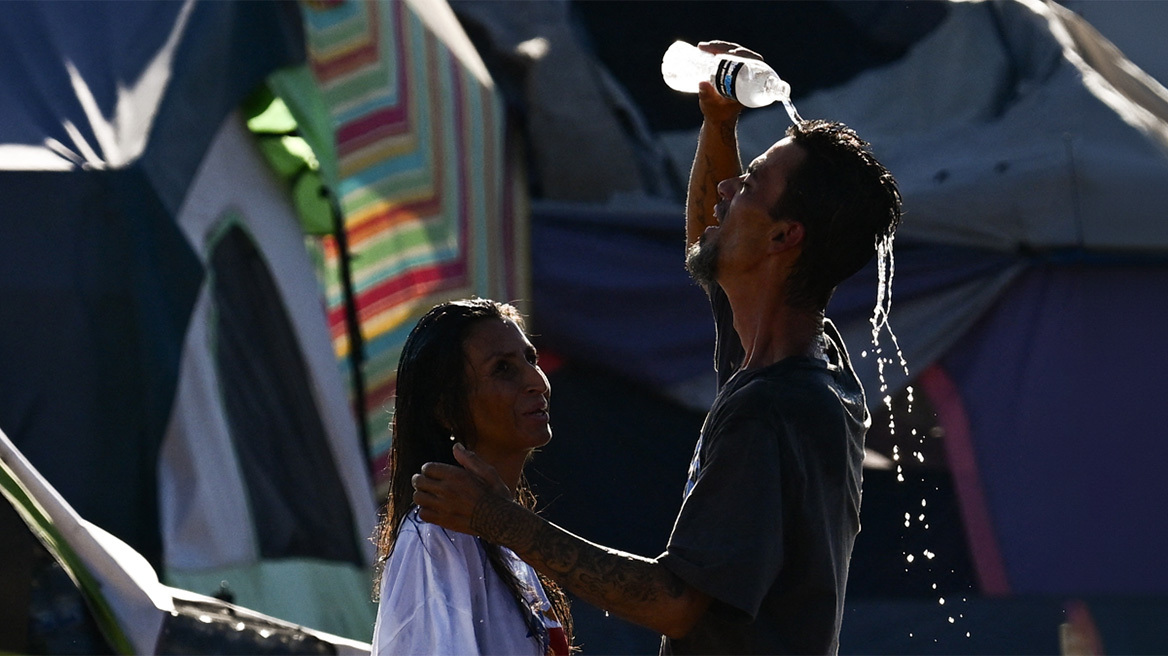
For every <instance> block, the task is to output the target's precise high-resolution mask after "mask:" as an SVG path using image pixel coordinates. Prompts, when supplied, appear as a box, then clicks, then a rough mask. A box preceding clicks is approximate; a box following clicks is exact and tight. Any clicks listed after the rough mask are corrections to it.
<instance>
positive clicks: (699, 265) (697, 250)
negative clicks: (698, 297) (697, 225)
mask: <svg viewBox="0 0 1168 656" xmlns="http://www.w3.org/2000/svg"><path fill="white" fill-rule="evenodd" d="M704 242H705V240H704V239H703V240H699V241H698V242H697V243H694V244H691V245H690V247H689V250H688V251H686V256H685V270H686V271H687V272H689V277H690V278H693V280H694V282H696V283H698V284H699V285H701V286H702V287H709V286H710V285H712V284H714V277H715V274H716V273H717V264H718V249H717V248H716V247H712V246H710V247H705V244H704Z"/></svg>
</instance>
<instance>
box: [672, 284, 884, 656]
mask: <svg viewBox="0 0 1168 656" xmlns="http://www.w3.org/2000/svg"><path fill="white" fill-rule="evenodd" d="M710 297H711V304H712V305H713V309H714V316H715V320H716V322H717V328H718V348H717V353H716V357H717V364H718V369H719V385H720V387H719V391H718V395H717V398H715V400H714V404H713V406H712V407H711V409H710V412H709V414H708V415H707V416H706V422H705V424H704V425H703V427H702V432H701V437H700V438H699V440H698V446H697V449H696V450H695V453H694V462H693V464H692V465H691V467H690V473H689V480H688V481H687V483H686V492H685V500H684V501H683V503H682V507H681V511H680V513H679V514H678V517H677V521H676V523H675V525H674V528H673V534H672V535H671V536H670V538H669V546H668V548H667V550H666V552H665V553H664V554H663V555H662V557H661V562H662V563H664V564H665V566H666V567H668V568H669V569H670V570H671V571H673V572H674V573H675V574H677V575H678V576H679V577H681V578H682V579H683V580H685V581H686V582H687V583H688V584H690V585H691V586H693V587H695V588H697V589H699V590H701V591H703V592H705V593H707V594H709V595H710V596H712V597H713V599H714V600H713V602H712V603H711V606H710V609H709V610H708V611H707V612H706V614H705V615H704V616H703V617H702V618H701V619H700V620H699V621H698V624H697V625H696V626H695V627H694V629H693V631H691V633H690V634H689V635H688V636H686V637H685V638H682V639H679V640H669V639H668V638H666V639H663V641H662V645H661V651H662V653H676V654H690V653H693V654H699V653H701V654H738V653H763V654H784V653H790V654H812V653H835V652H836V651H838V644H839V628H840V620H841V618H842V615H843V599H844V590H845V588H846V586H847V574H848V562H849V559H850V558H851V552H852V544H853V542H854V540H855V537H856V534H857V533H858V532H859V526H860V525H859V510H860V478H861V465H862V462H863V457H864V446H863V439H864V432H865V430H866V427H867V424H868V413H867V409H866V407H865V404H864V394H863V390H862V388H861V387H860V383H859V380H858V379H857V378H856V375H855V373H854V372H853V371H852V367H851V364H850V362H849V361H848V356H847V352H846V350H845V349H844V345H843V340H842V339H840V336H839V333H838V332H837V331H836V329H835V326H833V325H832V324H831V322H829V321H828V322H825V326H824V347H825V348H824V351H825V353H826V355H827V361H824V360H821V359H816V358H809V357H792V358H787V359H785V360H782V361H780V362H777V363H775V364H773V365H770V366H768V367H764V368H761V369H755V370H749V371H738V370H737V367H738V365H739V364H740V363H741V361H742V346H741V343H739V341H738V337H737V334H736V333H735V332H734V330H733V316H732V315H731V313H730V307H729V303H728V302H727V300H726V297H725V294H724V293H723V292H722V291H721V289H720V288H718V287H717V286H716V285H715V286H714V288H713V289H712V290H711V294H710Z"/></svg>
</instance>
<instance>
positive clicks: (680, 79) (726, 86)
mask: <svg viewBox="0 0 1168 656" xmlns="http://www.w3.org/2000/svg"><path fill="white" fill-rule="evenodd" d="M661 77H663V78H665V83H666V84H668V85H669V87H670V88H672V89H675V90H677V91H682V92H684V93H697V92H698V83H699V82H701V81H703V80H705V81H707V82H710V83H712V84H713V85H714V88H715V89H717V90H718V93H720V94H722V95H723V96H725V97H727V98H733V99H734V100H737V101H738V102H740V103H742V104H743V105H744V106H746V107H765V106H766V105H769V104H771V103H773V102H782V103H783V104H787V103H789V102H790V99H791V85H789V84H787V83H786V82H784V81H783V79H782V78H780V77H779V75H778V74H777V73H775V71H774V69H773V68H771V67H770V66H768V65H767V64H766V63H765V62H763V61H760V60H758V59H750V58H747V57H735V56H734V55H725V54H722V55H715V54H714V53H711V52H706V51H704V50H701V49H699V48H697V47H696V46H692V45H690V44H688V43H686V42H685V41H675V42H674V43H673V45H671V46H669V49H668V50H666V51H665V56H664V57H662V58H661Z"/></svg>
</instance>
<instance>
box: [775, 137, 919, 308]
mask: <svg viewBox="0 0 1168 656" xmlns="http://www.w3.org/2000/svg"><path fill="white" fill-rule="evenodd" d="M787 136H789V137H791V138H792V139H793V140H794V142H795V143H796V144H798V145H799V146H801V147H802V148H803V151H804V153H805V154H806V157H805V158H804V160H803V162H802V163H801V164H800V166H799V167H798V168H797V169H796V170H795V171H793V172H792V173H791V174H790V176H789V177H788V178H787V185H786V189H785V190H784V191H783V194H782V196H781V197H780V198H779V201H778V203H776V204H775V206H774V207H773V208H772V209H771V215H772V216H774V217H775V218H776V219H780V218H790V219H793V220H795V221H798V222H800V223H802V224H803V234H804V237H803V251H802V253H801V255H800V257H799V260H798V261H797V262H796V263H795V267H794V269H793V270H792V271H791V274H790V277H789V278H788V283H789V295H788V302H789V303H790V304H791V305H793V306H797V307H806V308H813V309H817V310H823V309H824V308H826V307H827V302H828V301H829V300H830V299H831V295H832V293H833V292H834V291H835V288H836V287H837V286H838V285H839V284H840V283H841V282H843V281H844V280H846V279H847V278H849V277H851V276H852V275H853V274H855V273H856V272H857V271H859V270H860V269H862V268H863V267H864V265H865V264H867V263H868V262H869V261H870V260H871V259H872V256H873V255H874V254H875V253H876V250H877V246H878V245H879V244H881V243H885V242H886V241H887V240H890V239H892V236H893V233H894V232H895V231H896V227H897V225H899V224H900V213H901V199H900V190H899V189H898V188H897V185H896V180H895V179H894V178H893V177H892V174H891V173H889V172H888V169H886V168H884V166H883V165H882V164H880V162H878V161H877V160H876V158H875V156H874V155H873V154H872V149H871V146H870V145H869V144H868V142H866V141H864V140H863V139H861V138H860V137H859V136H858V135H857V134H856V133H855V131H854V130H852V129H851V128H849V127H848V126H846V125H844V124H842V123H837V122H831V121H822V120H814V121H800V122H799V123H797V124H795V125H792V126H791V127H790V128H788V129H787Z"/></svg>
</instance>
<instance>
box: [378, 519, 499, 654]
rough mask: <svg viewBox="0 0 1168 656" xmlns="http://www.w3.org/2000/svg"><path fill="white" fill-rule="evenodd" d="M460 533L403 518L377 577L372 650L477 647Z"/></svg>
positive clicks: (438, 651) (454, 651) (398, 651)
mask: <svg viewBox="0 0 1168 656" xmlns="http://www.w3.org/2000/svg"><path fill="white" fill-rule="evenodd" d="M464 537H467V536H463V535H462V534H461V533H454V532H447V531H444V530H443V529H441V528H439V527H437V526H434V525H432V524H424V523H423V524H414V523H412V522H411V521H410V519H408V518H407V519H406V521H405V522H404V523H403V527H402V531H401V535H400V536H399V537H398V541H397V544H396V545H395V547H394V551H393V554H392V556H391V557H390V559H389V562H388V563H387V564H386V568H385V573H384V574H383V577H382V581H381V601H380V602H379V604H378V608H377V623H376V625H375V626H374V630H373V645H372V647H373V649H372V656H378V655H385V656H388V655H390V654H394V655H396V654H477V653H479V651H480V650H479V646H478V642H477V640H476V637H475V629H474V611H473V606H474V604H473V602H472V600H471V599H470V591H471V590H473V589H475V587H474V586H472V583H471V576H472V574H471V571H470V570H471V568H472V562H473V561H469V560H468V554H467V553H465V551H466V548H467V547H468V545H469V547H472V548H473V547H474V544H473V543H472V542H470V541H469V539H468V540H463V539H462V538H464ZM463 543H466V544H463ZM476 576H477V575H476Z"/></svg>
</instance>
